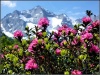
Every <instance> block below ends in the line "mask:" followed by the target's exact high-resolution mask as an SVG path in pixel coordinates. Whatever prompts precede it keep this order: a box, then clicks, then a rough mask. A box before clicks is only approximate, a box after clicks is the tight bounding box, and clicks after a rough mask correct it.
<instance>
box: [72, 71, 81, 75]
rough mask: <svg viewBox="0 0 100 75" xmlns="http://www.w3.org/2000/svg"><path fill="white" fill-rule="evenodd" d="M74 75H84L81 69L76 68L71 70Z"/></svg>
mask: <svg viewBox="0 0 100 75" xmlns="http://www.w3.org/2000/svg"><path fill="white" fill-rule="evenodd" d="M71 74H72V75H82V72H81V71H79V70H74V71H72V72H71Z"/></svg>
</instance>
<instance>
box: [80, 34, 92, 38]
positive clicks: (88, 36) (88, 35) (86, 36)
mask: <svg viewBox="0 0 100 75" xmlns="http://www.w3.org/2000/svg"><path fill="white" fill-rule="evenodd" d="M81 38H82V39H92V38H93V35H92V33H85V34H84V35H82V36H81Z"/></svg>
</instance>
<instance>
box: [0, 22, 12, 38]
mask: <svg viewBox="0 0 100 75" xmlns="http://www.w3.org/2000/svg"><path fill="white" fill-rule="evenodd" d="M1 29H2V32H3V33H4V34H5V35H6V36H8V37H13V34H12V33H10V32H7V31H6V30H5V28H4V27H3V25H2V24H1Z"/></svg>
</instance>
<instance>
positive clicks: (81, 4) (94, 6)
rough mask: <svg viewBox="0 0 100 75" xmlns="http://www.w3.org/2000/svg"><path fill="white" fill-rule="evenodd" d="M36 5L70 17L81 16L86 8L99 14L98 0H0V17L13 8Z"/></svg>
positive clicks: (19, 8) (26, 7)
mask: <svg viewBox="0 0 100 75" xmlns="http://www.w3.org/2000/svg"><path fill="white" fill-rule="evenodd" d="M37 5H40V6H41V7H43V8H44V9H47V10H49V11H51V12H54V13H55V14H62V13H65V14H67V15H68V16H69V17H70V18H72V19H76V18H82V17H83V16H85V15H86V14H85V11H86V10H91V11H92V12H93V13H94V14H95V15H99V1H95V0H94V1H79V0H76V1H74V0H73V1H49V0H48V1H10V0H7V1H1V18H3V17H4V16H5V15H7V14H8V13H12V12H13V11H14V10H19V11H22V10H29V9H32V8H34V7H36V6H37Z"/></svg>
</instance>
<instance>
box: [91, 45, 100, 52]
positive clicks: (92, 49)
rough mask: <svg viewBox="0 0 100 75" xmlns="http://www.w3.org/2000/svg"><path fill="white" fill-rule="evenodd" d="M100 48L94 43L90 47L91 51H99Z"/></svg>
mask: <svg viewBox="0 0 100 75" xmlns="http://www.w3.org/2000/svg"><path fill="white" fill-rule="evenodd" d="M99 51H100V48H99V47H98V46H97V45H94V44H92V45H91V48H90V52H95V53H99Z"/></svg>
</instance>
